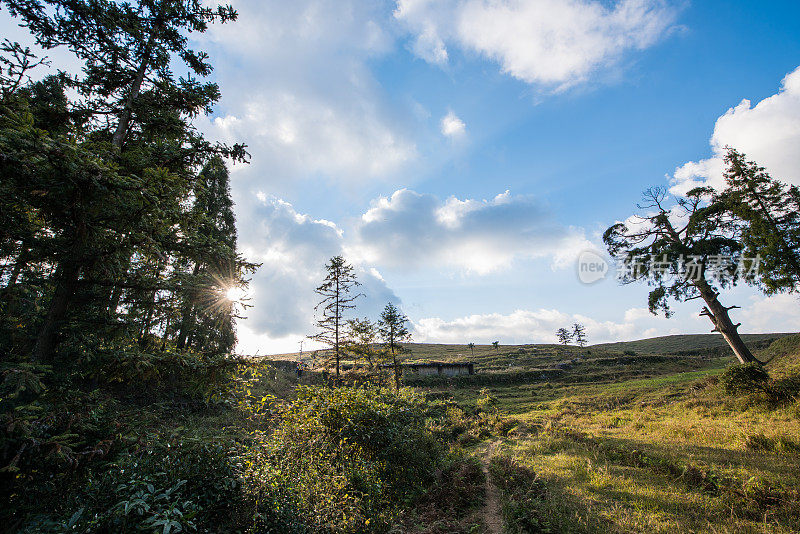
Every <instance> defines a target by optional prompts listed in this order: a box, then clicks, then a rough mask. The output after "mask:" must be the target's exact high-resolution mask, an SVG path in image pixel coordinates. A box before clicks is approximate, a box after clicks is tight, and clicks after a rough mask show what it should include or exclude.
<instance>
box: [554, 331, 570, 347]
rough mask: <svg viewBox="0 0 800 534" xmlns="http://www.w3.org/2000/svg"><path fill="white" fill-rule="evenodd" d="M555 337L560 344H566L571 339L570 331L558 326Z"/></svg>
mask: <svg viewBox="0 0 800 534" xmlns="http://www.w3.org/2000/svg"><path fill="white" fill-rule="evenodd" d="M556 337H557V338H558V342H559V343H561V344H562V345H567V344H568V343H569V342H570V341H571V340H572V332H570V331H569V330H567V329H566V328H559V329H558V330H556Z"/></svg>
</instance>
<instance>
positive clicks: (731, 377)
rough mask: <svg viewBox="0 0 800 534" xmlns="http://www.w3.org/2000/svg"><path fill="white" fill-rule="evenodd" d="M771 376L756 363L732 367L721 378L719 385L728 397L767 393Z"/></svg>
mask: <svg viewBox="0 0 800 534" xmlns="http://www.w3.org/2000/svg"><path fill="white" fill-rule="evenodd" d="M768 381H769V375H768V374H767V372H766V371H765V370H764V368H763V367H762V366H761V365H760V364H759V363H756V362H749V363H744V364H737V365H731V366H730V367H728V368H727V369H725V371H724V372H723V373H722V374H721V375H720V376H719V383H720V385H722V389H723V390H724V391H725V393H727V394H728V395H741V394H750V393H756V392H759V391H765V390H766V388H767V383H768Z"/></svg>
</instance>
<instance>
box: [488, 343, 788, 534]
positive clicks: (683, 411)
mask: <svg viewBox="0 0 800 534" xmlns="http://www.w3.org/2000/svg"><path fill="white" fill-rule="evenodd" d="M774 345H775V346H771V347H770V348H768V349H766V350H765V351H764V352H763V353H762V354H761V355H760V357H761V358H762V359H768V358H769V357H770V356H772V355H776V358H775V360H773V362H772V363H771V364H770V366H768V367H767V370H768V372H769V376H768V377H767V376H764V375H763V374H762V373H760V372H758V371H757V370H755V371H754V370H753V369H750V368H749V367H747V366H732V367H731V368H729V370H727V371H725V372H724V373H723V372H722V370H721V369H719V370H714V369H711V370H707V371H698V372H689V373H680V374H675V375H665V376H656V377H651V378H639V379H635V380H626V381H621V382H598V383H592V382H586V383H582V384H567V383H561V384H540V385H536V386H533V385H527V386H518V387H513V388H512V387H509V388H503V389H501V390H497V391H496V392H495V394H496V395H497V398H498V399H499V401H500V404H499V408H500V410H501V411H503V410H508V411H511V412H513V413H516V414H517V415H516V417H517V418H518V419H519V420H520V421H521V424H520V425H519V427H517V428H516V429H515V430H514V431H513V432H512V433H511V435H510V438H509V439H508V440H506V442H505V443H504V450H503V453H502V455H501V456H500V457H498V458H496V459H495V461H494V462H493V464H492V474H493V476H494V478H495V480H496V481H497V484H498V486H499V487H501V489H503V494H504V514H505V515H504V517H505V520H506V529H507V531H508V532H690V531H691V532H715V533H716V532H787V533H788V532H797V531H800V490H798V488H800V405H799V404H798V391H800V387H798V386H797V384H798V383H800V382H798V380H797V378H798V376H797V374H796V370H797V365H796V362H798V361H800V351H798V347H800V337H798V336H792V337H789V338H784V339H781V340H779V341H778V342H776V343H775V344H774Z"/></svg>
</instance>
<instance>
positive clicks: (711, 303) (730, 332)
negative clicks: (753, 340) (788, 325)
mask: <svg viewBox="0 0 800 534" xmlns="http://www.w3.org/2000/svg"><path fill="white" fill-rule="evenodd" d="M694 286H695V287H696V288H697V290H698V291H699V292H700V296H701V297H702V298H703V300H704V301H705V303H706V304H707V305H708V306H707V307H706V308H704V309H703V313H701V315H705V316H707V317H708V318H709V319H710V320H711V322H712V323H713V324H714V330H712V332H719V333H720V334H722V337H724V338H725V341H726V342H727V343H728V345H729V346H730V348H731V350H733V353H734V355H736V358H737V359H738V360H739V362H740V363H749V362H758V363H761V362H759V361H758V360H757V359H756V357H755V356H753V353H752V352H750V349H748V348H747V345H745V344H744V341H742V337H741V336H740V335H739V332H738V328H739V324H741V323H739V324H733V322H732V321H731V318H730V316H729V315H728V310H729V309H730V308H726V307H725V306H723V305H722V304H721V303H720V301H719V300H718V299H717V293H716V292H714V290H713V289H711V286H710V285H708V282H706V281H705V280H703V279H700V280H697V281H696V282H694Z"/></svg>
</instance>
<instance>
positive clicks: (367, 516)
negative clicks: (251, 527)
mask: <svg viewBox="0 0 800 534" xmlns="http://www.w3.org/2000/svg"><path fill="white" fill-rule="evenodd" d="M425 418H426V409H425V404H424V398H423V397H422V396H420V395H417V394H415V393H413V392H411V391H408V390H401V391H400V392H399V393H393V392H389V391H385V392H378V391H376V390H374V389H360V388H357V389H351V388H334V389H327V388H323V387H300V388H298V395H297V399H296V400H295V401H294V402H293V403H292V404H291V405H290V406H288V407H287V408H286V409H285V411H284V412H283V413H282V414H280V416H279V422H278V424H277V426H276V428H275V430H274V432H273V433H271V434H270V435H268V436H264V437H263V439H262V442H261V444H260V446H258V447H255V448H254V452H253V454H252V455H251V456H250V457H249V458H248V468H249V472H248V474H247V478H248V481H249V482H248V483H249V484H250V485H251V487H252V488H253V491H254V493H255V494H256V495H257V497H256V500H257V501H258V503H259V505H258V507H257V513H258V514H259V515H260V516H262V517H263V522H264V524H265V525H267V524H269V525H271V528H272V529H273V530H277V531H280V532H291V531H298V530H302V529H308V530H310V531H323V530H324V531H330V530H333V531H336V532H375V531H384V530H386V529H387V527H388V525H389V524H390V523H391V521H392V519H393V518H394V517H395V514H396V513H397V512H398V509H400V508H402V505H404V504H408V503H411V502H412V501H413V500H414V499H415V498H416V497H417V496H419V495H420V494H421V493H422V491H423V490H424V489H425V488H426V487H427V486H428V484H429V483H430V482H431V481H432V477H433V473H435V471H436V467H437V465H438V462H439V458H440V455H441V448H440V446H439V445H438V444H437V442H436V441H435V440H434V438H433V436H432V434H431V433H430V432H429V431H428V430H427V429H426V427H425ZM276 503H284V505H283V509H286V507H287V506H288V507H290V508H292V509H293V512H292V513H291V514H288V515H285V516H283V517H276V514H275V512H276V506H275V505H276ZM280 509H281V508H280V507H278V509H277V510H278V511H280ZM290 521H291V522H290ZM277 525H280V526H277Z"/></svg>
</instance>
